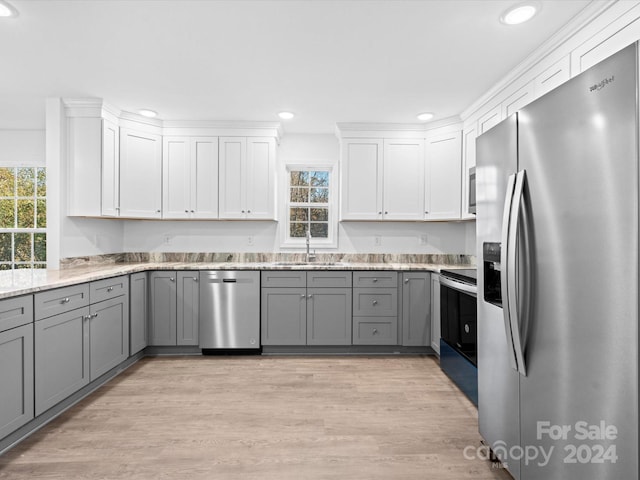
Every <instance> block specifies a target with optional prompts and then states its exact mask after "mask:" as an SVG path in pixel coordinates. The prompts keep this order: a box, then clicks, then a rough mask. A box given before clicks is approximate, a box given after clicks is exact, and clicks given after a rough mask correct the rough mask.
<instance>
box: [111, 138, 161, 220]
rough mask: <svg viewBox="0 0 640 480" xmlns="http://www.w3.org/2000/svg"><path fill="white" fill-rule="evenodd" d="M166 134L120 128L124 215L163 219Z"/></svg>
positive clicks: (121, 203) (121, 186) (122, 213)
mask: <svg viewBox="0 0 640 480" xmlns="http://www.w3.org/2000/svg"><path fill="white" fill-rule="evenodd" d="M161 207H162V137H161V136H160V135H153V134H149V133H141V132H136V131H135V130H131V129H129V128H120V216H122V217H133V218H160V216H161Z"/></svg>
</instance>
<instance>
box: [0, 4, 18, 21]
mask: <svg viewBox="0 0 640 480" xmlns="http://www.w3.org/2000/svg"><path fill="white" fill-rule="evenodd" d="M17 16H18V10H16V9H15V7H14V6H13V5H11V4H10V3H8V2H5V1H4V0H0V17H17Z"/></svg>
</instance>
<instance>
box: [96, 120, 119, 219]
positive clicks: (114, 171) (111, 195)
mask: <svg viewBox="0 0 640 480" xmlns="http://www.w3.org/2000/svg"><path fill="white" fill-rule="evenodd" d="M101 203H102V209H101V212H100V214H102V215H104V216H107V217H117V216H118V215H119V213H120V212H119V210H120V131H119V129H118V126H117V125H116V124H115V123H113V122H110V121H109V120H106V119H104V120H102V202H101Z"/></svg>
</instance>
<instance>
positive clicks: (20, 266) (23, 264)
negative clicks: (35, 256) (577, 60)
mask: <svg viewBox="0 0 640 480" xmlns="http://www.w3.org/2000/svg"><path fill="white" fill-rule="evenodd" d="M14 268H28V269H31V264H30V263H16V264H15V267H14Z"/></svg>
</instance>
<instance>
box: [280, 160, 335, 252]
mask: <svg viewBox="0 0 640 480" xmlns="http://www.w3.org/2000/svg"><path fill="white" fill-rule="evenodd" d="M287 176H288V185H287V226H286V238H285V244H288V245H303V244H305V243H306V236H307V232H310V233H311V239H312V240H311V242H312V245H314V246H317V247H324V246H334V245H333V244H334V243H335V233H334V232H335V227H334V225H333V223H334V220H333V219H334V215H335V212H334V205H335V203H334V198H333V196H334V191H333V188H332V187H333V185H332V174H331V168H323V167H315V168H306V167H299V166H289V168H288V169H287Z"/></svg>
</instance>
